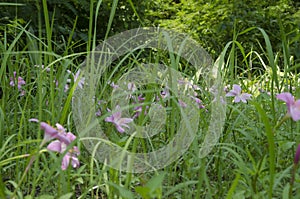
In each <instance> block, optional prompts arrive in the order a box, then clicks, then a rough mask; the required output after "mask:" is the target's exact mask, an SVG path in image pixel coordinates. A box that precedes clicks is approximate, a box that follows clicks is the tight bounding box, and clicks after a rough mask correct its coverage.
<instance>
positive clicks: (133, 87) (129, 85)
mask: <svg viewBox="0 0 300 199" xmlns="http://www.w3.org/2000/svg"><path fill="white" fill-rule="evenodd" d="M127 88H128V90H129V91H131V92H134V91H136V90H137V89H136V86H135V84H134V83H133V82H129V83H128V84H127Z"/></svg>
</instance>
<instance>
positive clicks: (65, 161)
mask: <svg viewBox="0 0 300 199" xmlns="http://www.w3.org/2000/svg"><path fill="white" fill-rule="evenodd" d="M70 158H71V157H70V153H67V154H66V155H65V156H64V157H63V159H62V162H61V169H62V170H66V169H67V168H68V166H69V164H70Z"/></svg>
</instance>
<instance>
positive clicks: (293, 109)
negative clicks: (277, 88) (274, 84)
mask: <svg viewBox="0 0 300 199" xmlns="http://www.w3.org/2000/svg"><path fill="white" fill-rule="evenodd" d="M276 97H277V99H279V100H282V101H284V102H285V103H286V106H287V109H288V110H287V115H288V116H289V117H292V119H293V120H294V121H297V120H300V100H296V101H295V99H294V96H293V95H292V94H291V93H287V92H284V93H280V94H278V95H277V96H276Z"/></svg>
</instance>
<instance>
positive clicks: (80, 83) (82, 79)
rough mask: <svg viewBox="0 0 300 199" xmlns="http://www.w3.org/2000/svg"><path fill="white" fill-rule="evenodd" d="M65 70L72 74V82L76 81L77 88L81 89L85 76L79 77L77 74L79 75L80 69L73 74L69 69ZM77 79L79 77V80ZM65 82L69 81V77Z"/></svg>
mask: <svg viewBox="0 0 300 199" xmlns="http://www.w3.org/2000/svg"><path fill="white" fill-rule="evenodd" d="M67 72H68V73H70V74H72V75H73V79H74V83H75V82H77V81H78V84H77V86H78V87H79V88H81V89H82V88H83V85H84V81H85V78H84V77H81V78H80V79H79V76H80V70H78V71H77V72H76V74H75V75H74V73H72V72H71V71H69V70H67ZM78 79H79V80H78ZM67 82H69V83H70V82H71V79H68V80H67ZM65 89H69V86H67V87H65Z"/></svg>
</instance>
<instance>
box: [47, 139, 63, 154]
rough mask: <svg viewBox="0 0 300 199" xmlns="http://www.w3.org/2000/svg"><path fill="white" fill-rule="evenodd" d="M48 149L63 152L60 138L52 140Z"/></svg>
mask: <svg viewBox="0 0 300 199" xmlns="http://www.w3.org/2000/svg"><path fill="white" fill-rule="evenodd" d="M47 149H48V150H50V151H55V152H59V153H60V152H61V142H60V141H58V140H55V141H53V142H51V143H50V144H49V145H48V146H47Z"/></svg>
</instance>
